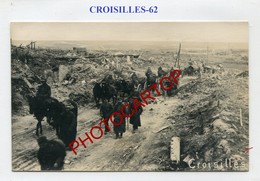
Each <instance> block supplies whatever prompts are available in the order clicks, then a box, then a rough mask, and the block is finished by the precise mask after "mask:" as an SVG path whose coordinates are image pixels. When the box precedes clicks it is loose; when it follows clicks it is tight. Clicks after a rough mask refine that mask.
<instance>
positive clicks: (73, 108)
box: [51, 100, 78, 147]
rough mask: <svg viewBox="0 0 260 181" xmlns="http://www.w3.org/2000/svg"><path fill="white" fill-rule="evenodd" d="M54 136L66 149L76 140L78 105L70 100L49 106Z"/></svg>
mask: <svg viewBox="0 0 260 181" xmlns="http://www.w3.org/2000/svg"><path fill="white" fill-rule="evenodd" d="M51 110H53V115H52V116H53V121H54V126H55V128H56V135H57V136H58V138H59V139H61V140H62V141H63V143H64V144H65V146H66V147H68V144H69V143H70V142H72V141H73V140H75V139H76V135H77V116H78V105H77V104H76V103H75V102H74V101H71V100H67V101H66V102H64V103H63V102H56V103H55V104H52V105H51Z"/></svg>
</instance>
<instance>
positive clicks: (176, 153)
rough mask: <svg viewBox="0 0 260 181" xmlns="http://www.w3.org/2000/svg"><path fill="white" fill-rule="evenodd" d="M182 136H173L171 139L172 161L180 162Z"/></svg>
mask: <svg viewBox="0 0 260 181" xmlns="http://www.w3.org/2000/svg"><path fill="white" fill-rule="evenodd" d="M180 149H181V148H180V138H179V137H172V140H171V161H176V162H177V163H179V162H180V155H181V153H180Z"/></svg>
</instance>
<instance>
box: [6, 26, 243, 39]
mask: <svg viewBox="0 0 260 181" xmlns="http://www.w3.org/2000/svg"><path fill="white" fill-rule="evenodd" d="M11 38H12V39H13V40H29V41H34V40H35V41H40V40H63V41H66V40H73V41H76V40H81V41H93V40H94V41H110V40H113V41H195V42H239V43H246V42H248V23H246V22H242V23H241V22H226V23H219V22H215V23H202V22H196V23H190V22H183V23H180V22H175V23H21V22H19V23H18V22H17V23H12V24H11Z"/></svg>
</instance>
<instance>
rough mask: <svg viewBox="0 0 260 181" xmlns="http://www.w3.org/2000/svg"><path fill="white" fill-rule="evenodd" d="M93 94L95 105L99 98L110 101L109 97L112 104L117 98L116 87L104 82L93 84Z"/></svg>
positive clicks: (97, 103)
mask: <svg viewBox="0 0 260 181" xmlns="http://www.w3.org/2000/svg"><path fill="white" fill-rule="evenodd" d="M93 95H94V99H95V102H96V105H97V106H99V101H100V99H102V100H104V99H107V100H108V101H110V99H111V98H112V99H113V103H114V104H115V101H116V99H117V91H116V88H115V87H114V86H112V85H110V84H108V83H105V82H102V83H96V84H95V86H94V88H93Z"/></svg>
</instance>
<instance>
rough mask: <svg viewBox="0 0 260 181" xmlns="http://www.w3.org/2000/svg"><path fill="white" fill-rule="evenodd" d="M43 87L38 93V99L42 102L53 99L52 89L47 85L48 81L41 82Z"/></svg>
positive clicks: (40, 87)
mask: <svg viewBox="0 0 260 181" xmlns="http://www.w3.org/2000/svg"><path fill="white" fill-rule="evenodd" d="M41 83H42V84H41V85H40V86H39V88H38V91H37V93H36V97H38V98H39V99H41V100H46V99H48V98H50V97H51V87H50V86H49V85H48V84H47V80H46V79H43V80H42V81H41Z"/></svg>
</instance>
